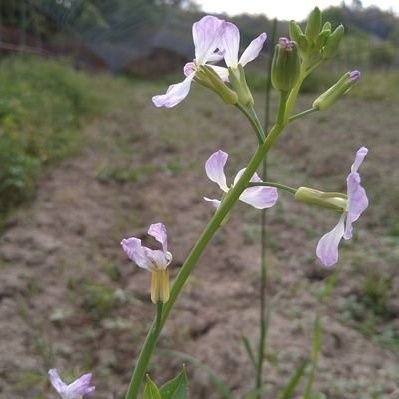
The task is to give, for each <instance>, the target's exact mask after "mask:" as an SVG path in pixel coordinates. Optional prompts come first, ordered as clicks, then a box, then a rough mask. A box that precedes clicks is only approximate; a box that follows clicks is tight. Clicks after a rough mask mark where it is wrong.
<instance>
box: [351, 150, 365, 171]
mask: <svg viewBox="0 0 399 399" xmlns="http://www.w3.org/2000/svg"><path fill="white" fill-rule="evenodd" d="M368 152H369V150H368V149H367V148H366V147H361V148H359V149H358V150H357V152H356V157H355V162H353V165H352V167H351V172H352V173H353V172H357V171H358V169H359V167H360V165H361V164H362V163H363V160H364V158H365V157H366V155H367V153H368Z"/></svg>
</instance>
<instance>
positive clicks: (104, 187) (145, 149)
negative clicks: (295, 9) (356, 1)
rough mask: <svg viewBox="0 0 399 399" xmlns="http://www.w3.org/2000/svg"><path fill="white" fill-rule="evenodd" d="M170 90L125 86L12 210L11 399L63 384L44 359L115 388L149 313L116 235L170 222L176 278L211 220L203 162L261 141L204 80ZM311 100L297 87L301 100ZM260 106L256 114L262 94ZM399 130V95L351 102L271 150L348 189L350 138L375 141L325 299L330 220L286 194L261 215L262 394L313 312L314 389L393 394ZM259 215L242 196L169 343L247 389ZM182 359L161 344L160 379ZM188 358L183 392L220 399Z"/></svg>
mask: <svg viewBox="0 0 399 399" xmlns="http://www.w3.org/2000/svg"><path fill="white" fill-rule="evenodd" d="M111 89H112V86H111V87H110V90H111ZM163 89H164V87H162V86H159V85H150V84H130V83H129V84H128V83H126V82H122V83H120V84H119V86H118V90H119V93H118V100H115V104H114V105H113V106H112V107H111V108H112V109H111V110H110V111H109V112H107V113H105V114H104V115H103V116H102V117H101V118H98V119H97V120H96V121H94V122H93V123H91V124H90V125H89V126H87V128H86V129H85V134H86V135H87V145H86V146H85V148H84V149H83V150H82V151H81V153H80V154H78V155H76V156H75V157H74V158H72V159H69V160H67V161H65V162H63V163H62V164H61V165H59V166H58V167H57V168H56V169H54V170H52V171H51V172H48V174H47V175H46V176H45V177H44V178H43V179H42V181H41V182H40V184H39V187H38V190H37V196H36V198H35V200H34V201H33V202H32V203H31V204H30V205H29V206H28V207H26V208H25V209H22V210H20V211H19V212H18V213H17V214H15V215H13V216H12V217H11V219H10V221H9V223H8V226H7V229H6V231H5V233H4V234H3V236H2V237H1V240H0V258H1V269H0V270H1V276H2V277H1V280H2V283H1V285H0V320H1V331H2V333H1V336H2V339H1V341H0V356H1V358H0V359H1V360H0V378H1V379H0V396H1V398H4V399H14V398H19V397H26V398H45V397H46V398H48V397H56V395H55V393H54V392H53V390H52V389H51V388H50V387H49V385H48V382H47V376H46V373H47V370H48V369H49V368H50V367H57V368H58V369H59V371H60V372H61V374H62V375H63V376H64V377H66V378H68V377H69V378H71V377H72V376H77V375H79V374H80V373H82V372H86V371H88V370H91V371H92V372H93V374H94V383H95V385H96V387H97V390H96V394H95V396H94V397H96V398H99V399H110V398H122V397H123V395H124V392H125V390H126V387H127V384H128V381H129V375H130V372H131V367H132V361H133V359H134V358H135V356H136V354H137V352H138V351H139V349H140V346H141V344H142V342H143V338H144V335H145V333H146V329H147V328H148V326H149V323H150V320H151V319H152V316H153V311H154V310H153V307H152V305H151V304H150V300H149V284H148V283H149V275H148V274H147V273H146V272H145V271H142V270H139V269H138V268H137V267H136V266H135V265H133V264H132V263H131V262H129V261H128V260H127V259H126V256H125V255H124V254H123V253H122V251H121V248H120V245H119V242H120V240H121V238H123V237H128V236H136V237H141V238H143V239H145V240H147V239H146V231H147V228H148V226H149V225H150V224H151V223H154V222H157V221H163V222H164V223H165V224H166V225H167V227H168V231H169V237H170V242H169V246H170V250H171V251H172V253H173V255H174V261H173V264H172V265H171V270H172V273H174V274H175V273H176V272H177V270H178V268H179V267H180V266H181V264H182V263H183V261H184V258H185V256H186V254H187V252H188V251H189V249H190V247H191V246H192V245H193V244H194V242H195V240H196V238H197V237H198V235H199V233H200V232H201V231H202V229H203V228H204V226H205V223H206V220H207V219H209V217H210V216H211V215H212V212H213V210H212V209H211V208H210V207H209V205H208V204H206V203H205V202H204V201H203V200H202V197H203V196H204V195H207V196H211V197H212V196H215V197H216V196H218V195H220V193H219V192H218V189H217V186H216V185H215V184H213V183H212V182H210V181H208V179H207V178H206V175H205V173H204V167H203V166H204V162H205V160H206V159H207V158H208V156H209V155H210V154H211V153H212V152H213V151H215V150H217V149H219V148H220V149H223V150H225V151H227V152H228V153H229V154H230V160H229V163H228V166H227V171H228V174H229V175H230V176H234V173H235V172H236V171H237V170H238V169H240V168H241V167H243V166H244V165H245V162H246V160H248V158H249V156H250V154H251V152H253V151H254V148H255V146H256V141H255V137H254V136H253V135H252V134H251V132H250V130H249V126H248V124H247V122H246V120H245V119H243V117H241V116H240V115H239V114H238V112H237V111H236V110H235V109H233V108H228V107H227V106H224V105H223V104H221V103H220V101H219V100H218V99H216V98H213V96H212V94H211V93H208V92H205V91H204V90H194V92H193V93H190V98H189V99H188V100H187V101H186V102H185V103H184V104H181V105H180V106H179V107H178V108H175V109H171V110H157V109H155V108H154V107H153V106H152V104H151V102H150V97H151V95H152V94H154V93H157V92H160V91H162V90H163ZM311 100H312V98H310V97H306V98H304V99H303V100H302V101H301V107H302V108H305V107H306V106H307V104H309V103H310V102H311ZM257 105H258V108H259V109H262V106H263V102H262V98H259V99H258V104H257ZM398 125H399V114H398V113H397V112H395V107H394V105H389V104H384V103H364V102H361V101H353V100H350V99H345V100H344V101H342V102H341V103H340V104H338V105H337V106H336V107H335V108H334V109H333V110H331V111H329V112H328V113H325V114H321V115H312V116H310V117H308V119H307V120H306V121H298V122H295V123H294V124H293V125H292V126H290V127H289V129H288V131H287V132H285V135H284V136H282V137H281V139H280V140H279V142H278V145H277V148H276V150H275V152H274V153H273V155H271V156H270V160H269V165H270V166H269V176H270V179H271V180H277V181H281V182H284V183H286V184H290V185H293V186H300V185H308V186H309V185H311V186H314V187H320V188H322V189H323V188H324V189H326V190H330V191H337V190H344V189H345V177H346V174H347V172H348V170H349V167H350V164H351V162H352V159H353V156H354V152H355V150H356V149H357V148H358V147H360V146H361V145H366V146H368V147H369V149H370V153H369V156H368V158H367V160H366V162H365V164H364V167H363V168H362V171H361V173H362V177H363V181H364V185H365V186H366V187H367V188H368V192H369V196H370V203H371V206H370V209H369V210H368V211H367V212H366V214H365V215H364V217H363V218H362V220H361V221H359V222H358V225H357V226H356V237H355V239H354V240H352V242H345V243H344V245H343V250H342V251H341V260H340V263H339V266H338V269H339V275H338V278H337V282H336V286H335V288H334V290H333V293H332V294H331V296H330V297H329V299H328V300H327V302H326V303H325V304H321V303H319V301H318V299H317V298H318V295H317V294H318V292H319V291H320V289H321V288H322V287H323V285H324V284H325V281H326V277H327V276H328V275H331V274H332V273H333V272H334V270H325V269H323V268H322V266H321V265H320V264H319V263H318V262H317V260H316V258H315V255H314V249H315V245H316V242H317V239H318V237H320V236H321V235H322V234H323V233H324V232H326V231H328V229H330V228H331V227H332V226H333V225H334V223H335V221H336V215H334V214H330V213H329V212H328V211H325V210H318V209H314V208H307V207H305V206H303V205H301V204H298V203H296V202H295V201H294V199H293V198H292V197H290V194H288V193H284V192H283V193H280V202H279V205H278V206H276V207H275V208H274V209H272V210H270V211H268V237H269V239H268V241H269V250H268V267H269V282H268V298H269V302H270V298H272V297H273V296H275V295H276V294H279V296H278V299H277V300H276V304H275V307H274V311H273V314H272V320H271V326H270V330H269V336H268V343H267V348H268V349H267V352H268V358H269V362H268V363H267V364H266V366H265V371H264V378H265V380H266V381H267V383H268V386H267V391H266V392H265V394H264V397H265V398H276V396H277V390H278V388H279V387H281V386H282V385H283V384H284V383H286V382H287V380H288V377H289V375H290V374H291V373H292V371H293V370H294V368H295V367H296V366H297V365H299V363H300V362H301V360H302V359H304V358H307V357H308V356H309V351H310V346H311V340H312V337H311V336H312V324H313V319H314V316H315V314H316V312H318V313H319V314H320V315H321V320H322V323H323V346H322V353H321V357H320V365H319V370H318V373H317V377H316V380H317V383H316V385H317V388H318V389H319V390H320V391H323V392H324V393H325V394H326V396H327V397H328V398H329V399H352V398H353V399H355V398H356V399H359V398H361V399H376V398H378V399H387V398H394V397H395V396H394V395H395V394H394V392H395V391H396V390H397V388H398V384H399V363H398V360H399V356H398V353H399V352H398V351H397V348H399V323H398V315H399V302H398V292H399V274H398V271H397V267H396V266H397V263H398V258H399V244H398V239H397V235H398V234H399V217H398V201H397V199H398V193H399V191H398V188H397V181H398V171H399V147H398V145H397V143H398V140H397V126H398ZM395 182H396V184H395ZM259 222H260V213H259V211H256V210H254V209H251V208H249V207H247V206H245V205H244V204H238V205H237V207H236V209H235V211H234V212H233V213H232V215H231V217H230V220H229V222H228V223H227V225H226V226H225V227H224V228H223V229H222V230H221V231H219V233H218V234H217V235H216V237H215V238H214V240H213V242H212V244H211V245H210V246H209V247H208V249H207V250H206V252H205V253H204V255H203V256H202V258H201V260H200V262H199V264H198V267H197V268H196V270H195V272H194V274H193V276H191V278H190V280H189V283H188V284H187V286H186V288H185V290H184V292H183V295H182V297H181V298H180V300H179V301H178V303H177V305H176V307H175V309H174V310H173V312H172V314H171V318H170V320H169V321H168V322H167V324H166V328H165V330H164V332H163V334H162V338H161V342H160V344H159V348H163V349H176V350H179V351H182V352H186V353H189V354H191V355H193V356H195V357H197V358H198V359H199V360H201V361H202V362H204V363H205V364H206V365H208V366H209V367H211V368H212V369H213V370H214V371H215V372H216V373H217V374H218V375H219V376H220V377H221V379H222V380H223V381H224V382H225V383H226V384H227V385H228V386H230V387H231V388H232V390H233V391H234V392H235V394H236V395H237V396H240V395H241V396H242V394H244V393H245V392H247V391H248V390H250V389H251V388H252V387H253V377H252V375H253V371H252V368H251V365H250V363H249V361H248V358H247V356H246V353H245V351H244V350H243V347H242V344H241V336H242V335H246V336H248V338H249V340H250V341H251V343H252V344H253V345H254V346H255V345H256V342H257V337H258V327H257V326H258V314H259V310H258V301H259V300H258V290H259V251H260V248H259V232H260V227H259ZM395 228H396V230H395ZM370 281H371V284H370ZM374 282H375V285H373V284H372V283H374ZM367 284H368V285H367ZM378 284H381V285H382V288H381V289H379V290H378V289H375V287H376V286H377V285H378ZM370 287H371V288H370ZM378 287H379V286H378ZM365 298H366V299H367V301H368V302H367V301H366V300H365ZM370 298H371V299H373V298H374V302H372V300H371V299H370ZM377 305H378V306H377ZM381 306H383V310H381ZM374 307H375V309H374ZM395 348H396V349H395ZM181 364H182V360H181V359H179V358H176V357H174V356H171V355H170V354H169V353H167V352H165V351H158V352H157V355H156V356H155V357H154V359H153V362H152V366H151V370H150V373H151V376H152V378H153V379H154V380H155V381H156V382H158V383H162V382H163V381H165V379H166V378H168V377H172V376H173V375H174V374H175V373H176V372H177V371H178V370H179V368H180V367H181ZM187 369H188V374H189V379H190V392H191V394H190V398H192V399H196V398H198V399H200V398H207V399H213V398H220V394H217V393H215V392H216V390H215V388H214V387H213V386H212V385H211V384H210V382H209V380H208V378H207V376H206V375H205V374H204V372H203V371H201V370H200V369H198V368H195V367H194V366H192V365H190V364H187ZM297 397H298V398H299V397H300V396H299V393H298V396H297Z"/></svg>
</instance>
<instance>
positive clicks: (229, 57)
mask: <svg viewBox="0 0 399 399" xmlns="http://www.w3.org/2000/svg"><path fill="white" fill-rule="evenodd" d="M265 40H266V33H262V34H260V35H259V36H258V37H257V38H256V39H254V40H253V41H252V42H251V43H250V44H249V46H248V47H247V48H246V50H245V51H244V52H243V53H242V55H241V57H240V59H238V52H239V47H240V33H239V30H238V28H237V27H236V26H235V25H234V24H232V23H231V22H226V21H224V20H222V19H219V18H216V17H214V16H211V15H207V16H205V17H203V18H202V19H201V20H199V21H198V22H195V23H194V24H193V41H194V48H195V59H194V60H193V62H189V63H187V64H186V65H185V66H184V68H183V72H184V74H185V76H186V78H185V79H184V80H183V81H182V82H180V83H177V84H173V85H171V86H169V88H168V90H167V91H166V93H165V94H162V95H158V96H154V97H153V98H152V102H153V103H154V105H155V106H156V107H166V108H171V107H174V106H175V105H177V104H179V103H180V102H181V101H183V100H184V99H185V98H186V97H187V95H188V93H189V91H190V87H191V83H192V81H193V80H196V81H197V82H198V83H202V84H203V85H204V86H206V87H209V88H211V89H213V90H215V91H217V92H219V94H221V95H223V93H220V91H223V90H227V87H224V86H223V82H228V81H229V75H230V76H231V73H230V72H231V71H233V72H234V70H237V69H238V68H239V66H241V67H243V66H245V65H246V64H247V63H248V62H250V61H252V60H254V59H255V58H257V57H258V55H259V53H260V51H261V50H262V47H263V44H264V42H265ZM223 59H224V60H225V63H226V65H227V68H225V67H221V66H217V65H213V63H216V62H219V61H221V60H223ZM204 66H208V67H209V68H210V69H211V71H209V69H207V68H203V67H204ZM212 71H213V72H214V73H215V74H216V75H217V76H218V77H219V78H220V82H219V83H220V84H219V85H217V83H216V82H215V79H214V76H213V74H212ZM233 80H234V79H233ZM215 85H217V87H215ZM233 88H234V89H237V86H236V85H233ZM238 91H240V90H238Z"/></svg>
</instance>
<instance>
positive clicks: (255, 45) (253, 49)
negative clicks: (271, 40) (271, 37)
mask: <svg viewBox="0 0 399 399" xmlns="http://www.w3.org/2000/svg"><path fill="white" fill-rule="evenodd" d="M266 38H267V35H266V33H265V32H263V33H261V34H260V35H259V36H258V37H257V38H255V39H254V40H252V42H251V43H250V44H249V46H248V47H247V48H246V49H245V50H244V52H243V53H242V55H241V57H240V61H239V64H241V65H242V66H245V65H247V64H248V62H251V61H253V60H254V59H255V58H257V57H258V55H259V53H260V52H261V51H262V48H263V44H264V43H265V41H266Z"/></svg>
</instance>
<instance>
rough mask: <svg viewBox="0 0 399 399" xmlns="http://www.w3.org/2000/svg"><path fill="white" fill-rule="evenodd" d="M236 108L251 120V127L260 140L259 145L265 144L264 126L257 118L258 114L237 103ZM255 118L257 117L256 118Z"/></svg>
mask: <svg viewBox="0 0 399 399" xmlns="http://www.w3.org/2000/svg"><path fill="white" fill-rule="evenodd" d="M236 107H237V108H238V109H239V110H240V111H241V112H242V113H243V114H244V115H245V116H246V118H247V119H248V120H249V122H250V123H251V126H252V127H253V129H254V130H255V133H256V137H257V138H258V143H259V145H261V144H263V143H264V141H265V138H266V137H265V133H264V131H263V129H262V126H261V125H260V123H259V120H258V118H257V116H256V113H255V112H254V110H253V108H250V109H249V110H248V109H247V108H246V107H244V106H243V105H242V104H240V103H237V104H236ZM254 116H255V117H254Z"/></svg>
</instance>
